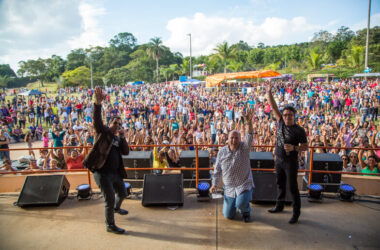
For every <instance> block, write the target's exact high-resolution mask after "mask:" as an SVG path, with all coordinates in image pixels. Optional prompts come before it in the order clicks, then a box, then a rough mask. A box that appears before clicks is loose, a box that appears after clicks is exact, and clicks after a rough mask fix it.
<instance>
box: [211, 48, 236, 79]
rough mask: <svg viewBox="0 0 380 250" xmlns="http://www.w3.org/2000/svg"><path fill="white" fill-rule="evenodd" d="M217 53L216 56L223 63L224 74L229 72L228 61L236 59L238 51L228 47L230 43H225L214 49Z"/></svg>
mask: <svg viewBox="0 0 380 250" xmlns="http://www.w3.org/2000/svg"><path fill="white" fill-rule="evenodd" d="M214 52H216V54H215V56H216V57H219V58H220V59H221V60H222V61H223V65H224V73H226V72H227V60H229V59H233V58H236V49H234V48H232V47H230V46H228V43H227V42H226V41H225V42H223V43H220V44H218V45H217V46H216V48H215V49H214Z"/></svg>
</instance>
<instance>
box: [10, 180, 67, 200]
mask: <svg viewBox="0 0 380 250" xmlns="http://www.w3.org/2000/svg"><path fill="white" fill-rule="evenodd" d="M69 190H70V183H69V182H68V181H67V179H66V177H65V176H64V175H37V176H36V175H32V176H27V177H26V179H25V182H24V186H23V187H22V190H21V193H20V195H19V197H18V201H17V205H18V206H20V207H27V206H59V205H60V204H61V203H62V202H63V201H64V200H65V198H66V197H67V195H68V193H69Z"/></svg>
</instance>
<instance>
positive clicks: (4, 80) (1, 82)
mask: <svg viewBox="0 0 380 250" xmlns="http://www.w3.org/2000/svg"><path fill="white" fill-rule="evenodd" d="M10 81H11V78H10V77H9V76H7V75H0V87H1V88H6V87H8V83H9V82H10Z"/></svg>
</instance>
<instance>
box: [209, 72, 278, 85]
mask: <svg viewBox="0 0 380 250" xmlns="http://www.w3.org/2000/svg"><path fill="white" fill-rule="evenodd" d="M274 76H281V74H280V73H278V72H276V71H273V70H260V71H248V72H236V73H221V74H215V75H212V76H208V77H206V87H214V86H220V84H221V83H222V82H223V81H225V80H230V79H253V78H264V77H274Z"/></svg>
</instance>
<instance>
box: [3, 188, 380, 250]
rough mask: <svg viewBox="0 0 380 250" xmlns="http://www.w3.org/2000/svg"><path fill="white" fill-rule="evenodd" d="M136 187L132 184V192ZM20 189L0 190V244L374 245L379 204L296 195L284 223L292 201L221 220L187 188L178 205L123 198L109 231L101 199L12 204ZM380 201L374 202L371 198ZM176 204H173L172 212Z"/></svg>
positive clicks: (216, 208) (218, 206)
mask: <svg viewBox="0 0 380 250" xmlns="http://www.w3.org/2000/svg"><path fill="white" fill-rule="evenodd" d="M133 191H136V190H133ZM17 198H18V194H15V193H14V194H2V195H0V224H1V228H0V238H1V241H0V249H4V250H5V249H376V248H377V249H379V246H380V237H379V232H380V222H379V221H380V204H375V203H368V202H353V203H348V202H342V201H339V200H335V199H324V200H323V202H322V203H310V202H308V201H307V198H306V197H303V198H302V214H301V217H300V221H299V223H298V224H296V225H290V224H288V220H289V218H290V216H291V207H289V206H287V207H286V209H285V212H284V213H282V214H269V213H268V212H267V209H269V208H270V207H271V205H257V204H253V205H252V206H251V207H252V212H251V216H252V222H251V223H244V222H242V221H241V220H232V221H230V220H227V219H225V218H223V215H222V205H223V204H222V203H223V202H222V200H221V199H220V200H212V201H211V202H197V200H196V195H195V194H194V190H190V189H189V190H186V191H185V203H184V206H183V207H178V208H177V209H174V208H171V209H169V208H168V207H143V206H142V205H141V200H139V199H136V197H135V196H133V197H132V199H127V200H126V201H124V203H123V206H122V207H123V208H124V209H128V210H129V215H126V216H121V215H118V214H116V215H115V218H116V224H117V225H118V226H119V227H122V228H124V229H126V231H127V232H126V234H124V235H115V234H111V233H107V232H106V230H105V224H104V206H103V199H102V198H100V197H99V195H98V194H97V195H95V196H94V199H92V200H82V201H78V200H77V199H76V198H75V197H73V196H71V197H69V198H68V199H66V200H65V201H64V202H63V203H62V204H61V205H60V206H59V207H32V208H26V209H22V208H20V207H17V206H14V205H13V203H14V202H16V201H17ZM377 201H380V200H377ZM172 209H174V210H172Z"/></svg>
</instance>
